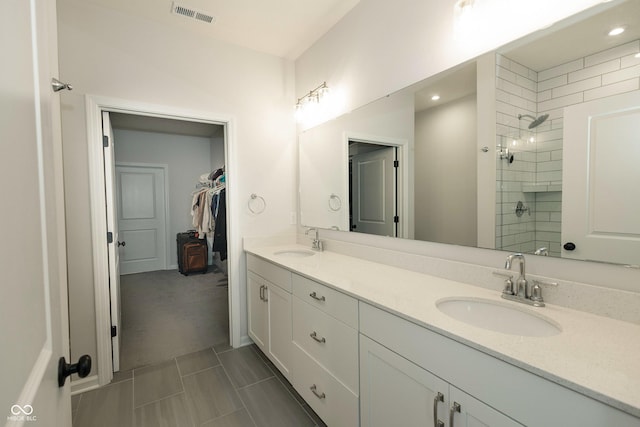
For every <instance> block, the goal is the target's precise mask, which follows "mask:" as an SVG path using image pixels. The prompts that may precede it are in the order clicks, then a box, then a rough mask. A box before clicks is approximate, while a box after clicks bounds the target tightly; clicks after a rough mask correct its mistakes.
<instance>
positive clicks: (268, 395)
mask: <svg viewBox="0 0 640 427" xmlns="http://www.w3.org/2000/svg"><path fill="white" fill-rule="evenodd" d="M238 392H239V393H240V397H241V398H242V400H243V401H244V403H245V405H246V407H247V409H248V410H249V413H250V414H251V416H252V417H253V419H254V421H255V422H256V424H257V425H258V427H262V426H265V427H267V426H273V427H289V426H290V427H303V426H314V425H315V423H314V422H313V420H312V419H311V418H310V417H309V415H307V413H306V412H305V411H304V410H303V409H302V406H300V404H299V403H298V402H297V401H296V400H295V399H294V398H293V396H291V394H290V393H289V392H288V391H287V389H286V388H285V387H284V385H282V383H280V381H278V379H277V378H275V377H274V378H270V379H268V380H266V381H261V382H259V383H257V384H253V385H250V386H248V387H245V388H243V389H241V390H239V391H238Z"/></svg>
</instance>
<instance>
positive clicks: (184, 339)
mask: <svg viewBox="0 0 640 427" xmlns="http://www.w3.org/2000/svg"><path fill="white" fill-rule="evenodd" d="M120 292H121V304H122V325H121V334H122V335H121V345H122V349H121V351H120V370H121V371H126V370H129V369H132V368H139V367H141V366H146V365H151V364H154V363H157V362H161V361H165V360H170V359H172V358H174V357H177V356H181V355H184V354H188V353H193V352H195V351H197V350H201V349H203V348H207V347H214V348H219V349H220V348H224V347H228V345H229V344H228V343H229V305H228V297H227V295H228V287H227V276H226V275H225V274H224V273H223V272H222V271H220V270H219V269H218V268H217V267H214V266H211V267H210V268H209V272H207V273H206V274H192V275H189V276H184V275H182V274H180V273H178V271H177V270H162V271H152V272H148V273H138V274H129V275H126V276H121V277H120Z"/></svg>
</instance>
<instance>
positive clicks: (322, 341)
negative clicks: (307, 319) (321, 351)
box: [309, 331, 327, 344]
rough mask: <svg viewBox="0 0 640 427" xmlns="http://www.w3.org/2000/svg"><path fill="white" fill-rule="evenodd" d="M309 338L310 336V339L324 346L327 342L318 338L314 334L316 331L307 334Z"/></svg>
mask: <svg viewBox="0 0 640 427" xmlns="http://www.w3.org/2000/svg"><path fill="white" fill-rule="evenodd" d="M309 336H310V337H311V338H313V339H314V340H316V341H318V342H319V343H322V344H324V343H326V342H327V340H326V339H325V338H324V337H322V338H318V334H317V333H316V331H313V332H311V333H310V334H309Z"/></svg>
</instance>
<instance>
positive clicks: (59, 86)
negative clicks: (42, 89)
mask: <svg viewBox="0 0 640 427" xmlns="http://www.w3.org/2000/svg"><path fill="white" fill-rule="evenodd" d="M51 88H52V89H53V91H54V92H60V91H61V90H64V89H67V90H72V89H73V86H71V85H70V84H69V83H62V82H61V81H60V80H58V79H56V78H55V77H54V78H52V79H51Z"/></svg>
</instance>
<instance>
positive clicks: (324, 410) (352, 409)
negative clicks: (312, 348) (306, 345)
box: [292, 344, 360, 427]
mask: <svg viewBox="0 0 640 427" xmlns="http://www.w3.org/2000/svg"><path fill="white" fill-rule="evenodd" d="M292 369H293V371H292V372H293V375H292V378H293V386H294V387H295V389H296V390H297V391H298V393H300V396H302V398H303V399H304V400H305V401H306V402H307V403H308V404H309V406H310V407H311V408H312V409H313V410H314V411H315V412H316V413H317V414H318V416H320V418H322V420H323V421H324V422H325V423H326V424H327V425H329V426H331V427H342V426H344V427H354V426H358V425H360V423H359V399H358V396H356V395H355V394H353V393H351V392H350V391H349V390H348V389H347V388H346V387H345V386H344V385H342V384H341V383H340V382H339V381H338V380H336V379H335V378H334V377H333V376H332V375H331V374H330V373H329V372H328V371H327V370H326V369H324V368H323V367H322V366H320V365H319V364H318V363H316V362H315V361H314V360H313V359H312V358H311V357H310V356H309V355H308V354H307V353H305V352H304V350H302V349H301V348H300V347H298V346H297V345H295V344H294V345H293V368H292ZM312 388H313V389H312ZM314 391H315V393H314Z"/></svg>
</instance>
